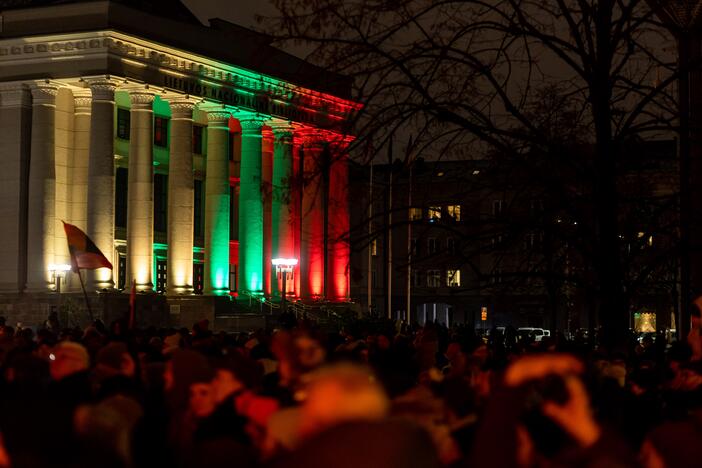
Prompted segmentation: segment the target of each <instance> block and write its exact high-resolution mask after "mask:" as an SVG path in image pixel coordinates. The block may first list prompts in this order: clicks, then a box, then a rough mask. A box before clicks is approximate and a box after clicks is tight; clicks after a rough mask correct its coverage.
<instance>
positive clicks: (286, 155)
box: [272, 126, 295, 294]
mask: <svg viewBox="0 0 702 468" xmlns="http://www.w3.org/2000/svg"><path fill="white" fill-rule="evenodd" d="M273 132H274V134H275V148H274V153H273V181H272V183H273V208H272V211H273V216H272V217H273V220H272V231H273V257H274V258H276V257H277V258H295V237H294V234H293V213H292V208H293V204H292V201H293V189H294V188H295V184H294V183H293V133H292V127H289V126H282V127H273ZM273 287H274V290H273V292H274V294H280V290H281V289H280V288H281V287H282V283H280V282H279V281H274V282H273ZM285 291H286V292H287V293H294V291H295V288H294V285H293V284H292V282H290V283H288V284H287V285H286V287H285Z"/></svg>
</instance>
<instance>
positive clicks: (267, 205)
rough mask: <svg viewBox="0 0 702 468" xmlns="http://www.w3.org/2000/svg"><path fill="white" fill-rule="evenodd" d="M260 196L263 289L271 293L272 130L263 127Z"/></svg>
mask: <svg viewBox="0 0 702 468" xmlns="http://www.w3.org/2000/svg"><path fill="white" fill-rule="evenodd" d="M261 136H262V140H263V141H262V146H261V197H262V198H263V265H262V269H263V291H264V293H265V294H266V295H268V296H270V295H271V293H272V283H273V281H272V277H273V265H272V264H271V260H272V259H273V256H272V255H273V230H272V227H273V224H272V223H273V213H272V212H273V190H272V189H273V131H271V129H270V127H264V129H263V130H262V132H261Z"/></svg>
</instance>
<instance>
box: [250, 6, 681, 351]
mask: <svg viewBox="0 0 702 468" xmlns="http://www.w3.org/2000/svg"><path fill="white" fill-rule="evenodd" d="M274 3H275V5H276V7H277V8H278V10H279V12H280V15H279V16H278V17H276V18H268V19H264V20H263V23H264V24H265V26H266V30H267V32H268V33H269V34H272V35H273V36H275V37H276V38H277V39H278V40H279V41H298V42H302V43H304V44H306V45H307V46H308V47H311V53H310V56H309V58H310V59H311V60H313V61H315V62H317V63H320V64H323V65H324V66H326V67H329V68H330V69H331V70H333V71H335V72H340V73H343V74H345V75H348V76H351V77H352V78H353V79H354V90H353V91H354V98H355V99H357V100H359V101H360V102H362V103H363V104H364V108H363V111H361V112H360V113H358V114H357V115H356V116H355V121H354V124H355V132H356V133H357V135H358V137H359V138H358V139H357V143H356V144H357V145H358V147H359V148H368V147H369V146H370V147H371V148H382V147H383V145H384V144H385V143H386V142H387V140H388V138H390V136H391V135H395V134H402V133H406V132H408V131H411V132H412V133H413V134H414V135H415V139H414V140H413V148H412V149H411V151H408V152H407V154H408V155H410V154H422V155H434V157H441V156H442V155H451V154H464V155H468V157H471V158H492V159H495V158H506V159H509V161H510V162H511V163H513V164H521V167H522V169H523V170H524V171H525V174H531V175H534V176H536V177H539V178H540V179H539V180H541V182H542V183H543V184H544V186H545V187H548V188H549V193H551V194H554V193H558V192H559V191H560V192H562V193H564V194H568V193H570V194H571V195H573V196H571V197H570V198H568V197H566V198H565V200H575V203H579V204H580V205H581V206H580V207H572V206H571V207H564V208H568V209H569V210H570V211H571V212H573V211H575V213H576V214H578V215H577V219H578V220H579V221H580V222H579V223H578V227H577V229H576V230H575V232H574V233H570V234H568V235H569V236H570V237H571V240H572V241H577V243H578V248H580V249H582V256H583V258H586V259H587V262H589V264H588V265H586V270H588V271H589V273H588V275H586V279H585V280H584V281H585V282H586V283H587V285H588V287H589V291H590V293H591V294H592V295H593V297H594V299H595V305H596V309H597V311H598V313H599V318H600V322H601V324H602V325H603V326H604V329H605V331H606V332H607V334H606V338H607V339H608V341H609V342H610V343H614V342H617V341H619V340H620V339H622V338H623V336H624V333H625V332H626V330H627V328H628V313H629V298H630V291H628V290H627V288H626V280H625V278H626V277H627V274H626V272H625V270H626V268H628V267H629V266H630V264H631V262H630V261H629V260H627V259H626V258H625V256H624V252H625V250H626V248H627V246H626V245H623V242H622V235H623V233H624V231H625V226H622V213H623V212H627V210H626V209H624V208H625V207H624V205H626V204H627V201H626V200H623V199H622V196H623V194H622V191H621V186H620V185H621V184H620V182H621V176H622V163H623V160H624V155H623V151H624V148H625V147H626V146H627V145H628V144H629V142H631V141H634V140H636V139H637V138H642V137H646V138H652V137H656V136H660V135H661V134H664V133H665V132H669V131H670V130H671V128H672V123H673V122H674V116H675V99H674V98H673V96H672V93H673V91H674V90H673V89H672V86H671V85H672V84H673V83H674V82H675V79H676V76H677V75H676V72H675V67H674V63H673V60H674V57H669V56H668V54H667V53H666V52H665V51H664V50H663V46H664V45H666V44H668V43H670V40H671V39H670V37H669V36H668V35H667V33H666V31H665V29H664V28H662V27H661V25H660V24H658V23H657V21H656V17H655V15H654V13H653V12H652V11H651V10H650V8H649V7H648V5H647V4H646V2H645V1H644V0H492V1H491V0H485V1H480V0H466V1H451V0H445V1H441V0H435V1H431V0H351V1H349V0H312V1H310V0H275V1H274ZM574 143H575V144H574ZM578 146H579V147H584V146H587V147H589V148H590V149H591V150H590V151H589V152H586V153H588V154H586V155H583V154H582V153H581V154H577V152H576V151H573V148H574V147H578ZM352 149H353V148H352ZM365 153H366V154H367V153H368V152H365ZM371 153H372V152H371ZM534 155H539V157H538V158H535V157H534ZM368 157H369V158H370V157H372V154H371V155H369V156H368ZM538 161H541V162H542V163H544V162H546V163H553V162H557V163H558V164H557V166H556V167H557V168H559V169H563V170H567V168H568V167H570V168H573V170H576V172H577V177H575V178H574V179H570V178H565V180H568V181H569V184H571V183H572V182H573V181H577V183H578V184H581V185H582V186H581V187H579V188H578V189H577V190H575V188H574V187H573V186H572V185H569V184H563V183H559V181H558V180H555V179H558V177H551V178H550V179H549V177H544V173H543V170H542V169H543V167H540V166H539V164H538ZM561 179H563V178H561ZM573 219H576V218H573ZM634 263H636V262H634ZM637 268H638V269H641V268H643V269H644V270H645V267H641V266H640V265H639V266H637ZM644 273H645V272H644ZM649 274H650V273H649Z"/></svg>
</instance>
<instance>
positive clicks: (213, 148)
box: [204, 110, 231, 294]
mask: <svg viewBox="0 0 702 468" xmlns="http://www.w3.org/2000/svg"><path fill="white" fill-rule="evenodd" d="M230 116H231V114H230V113H229V112H226V111H223V110H222V111H219V110H216V111H209V112H208V113H207V121H208V124H207V168H206V171H207V172H206V174H205V277H204V293H205V294H227V293H229V203H230V197H229V152H228V146H229V118H230Z"/></svg>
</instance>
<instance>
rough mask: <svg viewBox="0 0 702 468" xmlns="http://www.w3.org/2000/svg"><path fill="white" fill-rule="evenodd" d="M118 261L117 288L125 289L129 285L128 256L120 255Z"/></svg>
mask: <svg viewBox="0 0 702 468" xmlns="http://www.w3.org/2000/svg"><path fill="white" fill-rule="evenodd" d="M117 262H118V263H117V270H118V273H117V289H124V288H125V287H126V286H127V256H126V255H120V256H119V257H118V260H117ZM130 288H131V285H130Z"/></svg>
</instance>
